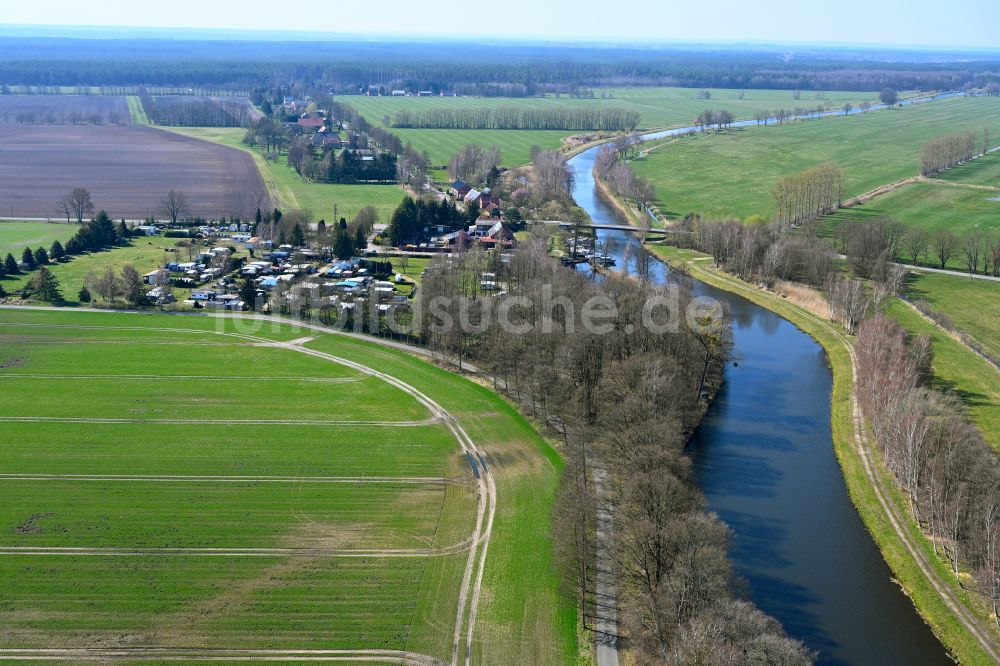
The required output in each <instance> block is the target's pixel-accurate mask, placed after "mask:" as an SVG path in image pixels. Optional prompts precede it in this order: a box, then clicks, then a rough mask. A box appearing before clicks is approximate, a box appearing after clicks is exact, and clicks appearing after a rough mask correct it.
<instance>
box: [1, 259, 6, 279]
mask: <svg viewBox="0 0 1000 666" xmlns="http://www.w3.org/2000/svg"><path fill="white" fill-rule="evenodd" d="M5 277H7V263H6V262H3V261H0V280H2V279H4V278H5Z"/></svg>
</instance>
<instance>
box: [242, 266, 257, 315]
mask: <svg viewBox="0 0 1000 666" xmlns="http://www.w3.org/2000/svg"><path fill="white" fill-rule="evenodd" d="M239 293H240V300H242V301H243V302H244V303H246V306H247V307H248V308H249V309H251V310H256V309H257V284H256V283H255V282H254V281H253V278H252V277H250V276H249V275H247V276H246V277H244V278H243V283H242V284H241V285H240V292H239Z"/></svg>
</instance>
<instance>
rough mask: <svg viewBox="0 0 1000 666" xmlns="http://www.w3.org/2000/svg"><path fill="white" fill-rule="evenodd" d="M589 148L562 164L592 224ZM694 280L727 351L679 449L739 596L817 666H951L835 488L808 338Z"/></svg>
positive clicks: (660, 270) (837, 476)
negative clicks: (703, 410)
mask: <svg viewBox="0 0 1000 666" xmlns="http://www.w3.org/2000/svg"><path fill="white" fill-rule="evenodd" d="M682 131H683V130H682ZM596 153H597V148H592V149H590V150H588V151H586V152H584V153H581V154H580V155H578V156H576V157H574V158H573V159H572V160H571V161H570V165H571V167H572V168H573V170H574V172H575V184H574V190H573V195H574V198H575V199H576V202H577V203H578V204H579V205H580V206H581V207H583V208H584V209H585V210H587V212H588V213H589V214H590V216H591V218H592V219H593V221H594V222H595V223H598V224H601V223H608V224H614V223H618V224H620V223H622V220H620V219H619V218H618V217H617V215H616V212H615V211H614V209H612V208H611V207H610V206H608V205H607V204H606V203H604V202H603V201H602V200H601V199H600V198H599V197H598V196H597V194H596V193H595V190H594V179H593V174H592V168H593V163H594V158H595V156H596ZM598 236H599V245H600V251H602V252H607V253H608V254H611V255H612V256H614V257H615V258H616V260H617V267H618V268H619V269H623V270H634V266H633V265H631V264H632V263H633V262H632V261H631V260H630V259H629V257H633V256H634V255H635V252H634V246H635V245H636V244H637V241H636V239H635V238H634V236H633V235H632V234H629V233H627V232H620V231H607V232H605V231H601V232H599V234H598ZM629 245H632V246H633V247H632V248H629V247H628V246H629ZM605 248H607V249H605ZM654 263H655V268H654V269H653V271H652V274H653V277H654V279H656V280H659V281H664V280H669V279H670V275H669V268H668V267H667V266H666V265H664V264H662V263H660V262H654ZM695 291H696V293H697V294H698V295H704V296H712V297H714V298H716V299H718V300H720V301H722V302H723V303H724V304H725V306H726V307H727V309H728V311H729V312H730V314H731V315H732V320H733V343H734V350H733V351H734V356H733V362H732V363H730V364H729V365H728V366H727V368H726V371H725V377H724V382H723V385H722V388H721V390H720V392H719V394H718V396H717V397H716V399H715V401H714V402H713V404H712V406H711V407H710V409H709V411H708V413H707V415H706V417H705V419H704V421H703V423H702V424H701V426H700V427H699V429H698V431H697V432H696V434H695V436H694V438H693V441H692V442H691V449H690V453H691V455H692V458H693V460H694V463H695V474H696V481H697V483H698V485H699V486H700V487H701V489H702V491H703V492H704V493H705V496H706V498H707V500H708V506H709V509H710V510H711V511H715V512H717V513H718V514H719V516H720V517H721V518H722V520H724V521H725V522H726V523H727V524H728V525H729V526H730V528H731V529H732V532H733V547H732V551H731V558H732V561H733V564H734V567H735V570H736V572H737V573H738V574H739V575H740V576H741V578H742V579H743V580H744V581H745V582H746V593H747V595H748V596H749V598H750V599H752V600H753V601H754V603H755V604H756V605H757V606H758V607H759V608H761V609H762V610H763V611H764V612H766V613H768V614H770V615H772V616H774V617H775V618H777V619H778V620H779V621H780V622H781V624H782V625H783V626H784V627H785V630H786V631H787V632H788V634H789V635H790V636H792V637H794V638H797V639H800V640H802V641H803V642H804V643H805V644H806V645H807V646H808V647H809V648H811V649H813V650H815V651H817V652H818V653H819V659H818V663H820V664H828V665H833V664H836V665H846V664H858V665H870V666H885V665H888V664H900V665H902V664H906V665H908V666H938V665H945V664H952V663H953V662H952V661H951V660H950V659H949V658H948V656H947V654H946V653H945V651H944V648H943V647H942V646H941V644H940V642H939V641H938V640H937V638H936V637H935V636H934V635H933V633H932V632H931V631H930V629H929V628H928V627H927V626H926V625H925V624H924V622H923V621H922V620H921V618H920V617H919V615H918V614H917V612H916V610H915V609H914V607H913V605H912V603H911V602H910V601H909V599H908V598H907V597H906V596H905V595H904V594H903V592H902V591H901V590H900V588H899V586H898V585H897V584H896V583H895V582H893V580H892V573H891V571H890V569H889V567H888V566H887V565H886V563H885V561H884V560H883V559H882V556H881V553H880V552H879V550H878V548H877V547H876V545H875V543H874V541H873V540H872V538H871V535H869V534H868V532H867V530H866V529H865V526H864V524H863V523H862V521H861V518H860V517H859V516H858V513H857V511H856V510H855V508H854V506H853V504H852V503H851V501H850V498H849V497H848V494H847V488H846V486H845V484H844V480H843V477H842V475H841V470H840V466H839V463H838V461H837V459H836V456H835V455H834V450H833V440H832V436H831V431H830V393H831V389H832V385H833V378H832V375H831V372H830V368H829V366H828V365H827V360H826V355H825V353H824V351H823V349H822V347H821V346H820V345H819V344H818V343H817V342H816V341H814V340H813V339H812V338H811V337H809V336H808V335H806V334H805V333H803V332H802V331H800V330H799V329H798V328H796V327H795V326H793V325H792V324H791V323H789V322H788V321H786V320H784V319H782V318H781V317H779V316H777V315H775V314H773V313H771V312H770V311H768V310H766V309H764V308H762V307H760V306H758V305H755V304H754V303H752V302H750V301H748V300H746V299H744V298H741V297H739V296H736V295H734V294H730V293H728V292H724V291H721V290H718V289H715V288H713V287H711V286H709V285H706V284H704V283H700V282H696V283H695Z"/></svg>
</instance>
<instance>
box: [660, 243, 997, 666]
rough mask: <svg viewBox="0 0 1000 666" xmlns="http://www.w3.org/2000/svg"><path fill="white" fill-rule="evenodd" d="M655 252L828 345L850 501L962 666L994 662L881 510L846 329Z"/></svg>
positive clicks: (917, 535)
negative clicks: (859, 419)
mask: <svg viewBox="0 0 1000 666" xmlns="http://www.w3.org/2000/svg"><path fill="white" fill-rule="evenodd" d="M650 249H651V250H652V251H653V252H654V253H655V254H657V255H658V256H659V257H661V258H662V259H664V260H666V261H668V262H669V263H673V264H675V265H683V266H685V267H686V268H687V269H688V270H689V271H690V272H691V274H692V275H693V276H694V277H696V278H697V279H699V280H702V281H704V282H706V283H708V284H711V285H712V286H715V287H718V288H720V289H724V290H726V291H730V292H733V293H736V294H738V295H740V296H742V297H744V298H747V299H749V300H751V301H753V302H754V303H757V304H758V305H760V306H762V307H765V308H767V309H768V310H771V311H772V312H775V313H777V314H779V315H780V316H782V317H784V318H785V319H787V320H788V321H790V322H792V323H793V324H795V325H796V326H798V327H799V328H800V329H802V330H803V331H805V332H806V333H808V334H809V335H811V336H812V337H813V338H814V339H816V340H817V341H818V342H819V343H820V344H821V345H822V346H823V348H824V349H825V350H826V353H827V358H828V360H829V363H830V366H831V369H832V371H833V392H832V395H831V428H832V431H833V432H832V434H833V442H834V448H835V451H836V454H837V458H838V460H839V461H840V465H841V470H842V472H843V475H844V479H845V482H846V484H847V489H848V492H849V494H850V496H851V500H852V501H853V502H854V505H855V507H856V508H857V510H858V513H859V514H860V515H861V517H862V519H863V520H864V522H865V525H866V526H867V528H868V530H869V532H870V533H871V534H872V536H873V538H874V539H875V541H876V543H877V544H878V546H879V549H880V551H881V552H882V555H883V557H885V559H886V561H887V562H888V564H889V566H890V567H891V568H892V571H893V574H894V575H895V577H896V578H897V580H898V581H899V582H900V584H901V585H902V587H903V589H904V590H905V591H906V593H907V595H908V596H910V598H911V599H913V601H914V604H915V605H916V607H917V610H918V611H919V612H920V614H921V616H922V617H923V618H924V619H925V620H926V621H927V622H928V624H929V625H930V626H931V627H932V629H933V630H934V633H935V634H936V635H937V636H938V637H939V638H940V639H941V641H942V643H943V644H944V645H945V646H946V647H947V648H948V650H949V651H951V652H952V654H953V655H954V656H955V657H956V658H957V659H958V660H959V662H960V663H962V664H977V665H978V664H983V665H986V664H991V663H993V662H992V660H990V659H989V657H988V656H987V655H986V654H985V653H984V652H983V651H982V650H981V649H980V647H979V645H978V644H977V642H976V640H975V638H974V637H973V636H972V635H971V634H970V633H969V632H968V630H966V629H965V627H964V626H963V625H962V624H961V623H960V622H959V621H958V620H957V618H956V617H955V616H954V615H953V614H952V613H951V611H950V610H949V609H948V607H947V606H946V604H945V603H944V601H943V599H942V598H941V596H940V595H939V594H938V593H937V591H936V590H935V589H934V588H933V587H932V585H931V584H930V582H929V581H928V580H927V578H926V577H925V576H924V574H923V573H922V571H921V570H920V568H919V566H918V565H917V562H916V561H915V560H914V559H913V557H912V556H911V555H910V553H909V552H908V551H907V549H906V546H905V545H904V542H903V541H902V540H901V539H900V538H899V536H898V535H897V534H896V532H895V530H894V529H893V527H892V524H891V523H890V522H889V520H888V518H887V516H886V515H885V513H884V512H883V510H882V509H881V507H880V504H879V499H878V495H877V494H876V491H875V489H874V488H873V487H872V485H871V483H870V482H869V479H868V476H867V474H866V473H865V470H864V465H863V462H862V457H861V452H860V451H859V450H858V448H857V447H858V444H857V442H856V439H855V434H854V422H853V402H852V397H851V396H852V391H853V381H854V380H853V368H852V364H851V357H850V353H849V351H848V346H847V345H849V344H852V343H850V342H848V341H845V337H846V334H844V333H843V331H842V329H840V328H839V327H838V326H836V325H834V324H832V323H830V322H828V321H825V320H823V319H821V318H819V317H817V316H816V315H814V314H813V313H811V312H808V311H806V310H804V309H802V308H800V307H799V306H797V305H795V304H793V303H790V302H789V301H787V300H785V299H783V298H781V297H780V296H777V295H775V294H773V293H770V292H767V291H764V290H762V289H759V288H757V287H755V286H753V285H750V284H748V283H745V282H743V281H741V280H738V279H737V278H735V277H733V276H731V275H728V274H726V273H724V272H722V271H720V270H718V269H715V268H714V267H712V266H711V265H710V261H711V260H710V258H708V257H707V256H706V255H702V254H700V253H697V252H693V251H688V250H678V249H676V248H670V247H666V246H651V247H650ZM935 344H936V341H935ZM871 458H872V459H873V460H874V462H875V467H876V470H877V482H878V484H879V487H880V488H881V489H882V492H883V494H884V495H886V496H887V497H888V498H890V500H891V501H892V502H893V503H894V504H895V506H896V507H897V508H898V509H899V511H900V513H901V515H904V516H909V513H908V511H907V509H906V506H907V504H906V500H905V498H903V497H902V495H901V494H900V492H899V490H898V488H897V486H896V484H895V482H894V481H893V480H892V477H891V475H890V473H889V472H888V470H886V469H885V467H884V465H883V464H882V462H881V457H880V455H879V454H878V452H877V451H875V452H873V453H872V455H871ZM905 529H906V531H907V535H908V537H909V538H910V540H911V541H912V542H913V543H916V544H917V545H918V547H919V549H920V551H921V552H922V553H923V554H924V555H925V556H926V558H927V560H928V561H929V562H931V564H932V566H933V567H934V569H935V571H936V572H937V573H938V576H939V577H940V578H941V579H942V580H944V581H946V582H947V584H948V585H949V587H950V588H951V590H952V591H953V592H954V593H955V594H956V595H957V596H958V597H959V598H961V599H962V600H963V602H964V603H965V604H966V605H967V606H968V607H970V608H972V609H974V610H975V611H976V612H977V614H978V616H979V617H980V618H981V619H982V620H983V623H984V625H986V626H990V619H989V615H988V612H987V609H986V608H984V607H983V606H982V605H980V604H979V603H978V602H977V600H975V599H973V598H971V597H970V596H969V595H968V594H967V592H966V591H965V590H963V589H961V588H960V587H959V586H958V585H957V584H956V583H955V581H954V578H953V576H952V575H951V572H950V570H949V569H948V567H947V566H946V564H945V563H944V562H942V561H941V560H939V559H938V558H937V557H936V556H935V555H934V554H933V550H932V548H931V546H930V543H929V542H928V540H927V539H926V537H925V536H924V535H923V533H922V532H921V531H920V529H919V527H918V526H917V524H916V522H915V521H913V520H907V521H906V522H905Z"/></svg>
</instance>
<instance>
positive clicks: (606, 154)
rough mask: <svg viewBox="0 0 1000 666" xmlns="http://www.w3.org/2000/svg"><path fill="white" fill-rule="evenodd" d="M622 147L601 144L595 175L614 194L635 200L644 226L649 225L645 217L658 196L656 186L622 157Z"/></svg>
mask: <svg viewBox="0 0 1000 666" xmlns="http://www.w3.org/2000/svg"><path fill="white" fill-rule="evenodd" d="M621 150H622V149H621V148H620V147H619V146H616V145H605V146H601V148H600V150H598V151H597V156H596V157H595V158H594V175H595V176H597V178H599V179H600V180H601V181H602V182H604V183H605V184H606V185H607V186H608V187H609V188H610V189H611V192H612V194H614V195H615V196H618V197H621V198H622V199H625V200H626V201H628V200H632V201H634V202H635V206H636V208H637V209H638V210H639V211H640V215H642V216H643V220H642V226H643V227H645V226H648V221H647V220H646V219H645V217H646V215H647V207H648V206H649V204H650V203H651V202H652V201H653V199H655V198H656V186H654V185H653V182H652V181H651V180H649V179H648V178H644V177H642V176H638V175H636V173H635V171H634V170H633V169H632V165H630V164H629V163H627V162H625V161H624V160H622V159H621Z"/></svg>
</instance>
